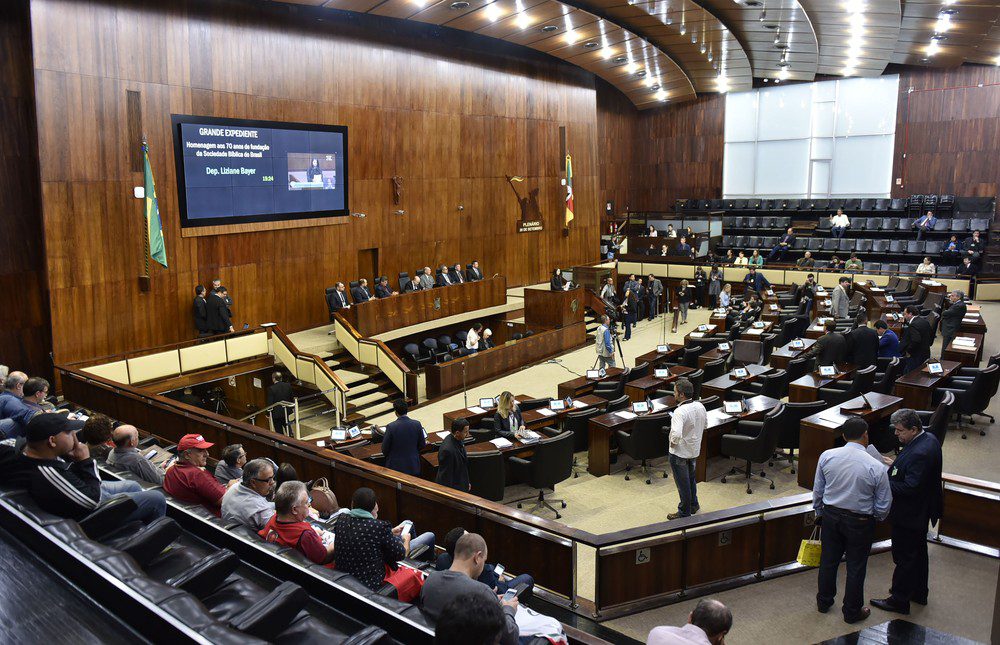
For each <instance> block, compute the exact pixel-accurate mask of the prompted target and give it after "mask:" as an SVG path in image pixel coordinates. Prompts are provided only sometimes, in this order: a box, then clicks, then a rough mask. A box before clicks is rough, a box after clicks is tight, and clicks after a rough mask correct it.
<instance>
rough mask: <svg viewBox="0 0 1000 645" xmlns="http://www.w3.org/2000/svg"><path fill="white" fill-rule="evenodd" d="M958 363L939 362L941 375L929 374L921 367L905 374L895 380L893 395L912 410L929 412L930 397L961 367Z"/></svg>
mask: <svg viewBox="0 0 1000 645" xmlns="http://www.w3.org/2000/svg"><path fill="white" fill-rule="evenodd" d="M961 366H962V364H961V363H959V362H958V361H941V373H940V374H929V373H928V372H927V368H926V366H925V367H921V368H918V369H915V370H913V371H912V372H907V373H906V374H903V375H902V376H901V377H899V378H898V379H896V387H895V389H894V390H893V393H894V394H895V395H896V396H900V397H902V398H903V405H904V407H907V408H913V409H914V410H930V409H931V395H932V394H933V393H934V389H935V388H937V386H938V385H940V384H941V383H944V381H945V379H947V378H948V377H950V376H951V375H952V374H953V373H954V372H955V370H957V369H958V368H959V367H961Z"/></svg>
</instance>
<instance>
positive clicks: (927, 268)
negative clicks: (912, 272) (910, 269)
mask: <svg viewBox="0 0 1000 645" xmlns="http://www.w3.org/2000/svg"><path fill="white" fill-rule="evenodd" d="M917 273H920V274H923V275H934V274H935V273H937V267H936V266H934V263H933V262H931V259H930V258H924V261H923V262H921V263H920V264H918V265H917Z"/></svg>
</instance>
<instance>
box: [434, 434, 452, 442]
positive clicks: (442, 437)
mask: <svg viewBox="0 0 1000 645" xmlns="http://www.w3.org/2000/svg"><path fill="white" fill-rule="evenodd" d="M434 434H436V435H437V436H438V439H440V440H441V441H444V440H445V439H447V438H448V435H449V434H450V433H448V432H435V433H434Z"/></svg>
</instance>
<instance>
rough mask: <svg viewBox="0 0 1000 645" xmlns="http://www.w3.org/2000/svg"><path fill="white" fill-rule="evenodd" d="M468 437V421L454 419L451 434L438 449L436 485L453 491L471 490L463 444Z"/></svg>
mask: <svg viewBox="0 0 1000 645" xmlns="http://www.w3.org/2000/svg"><path fill="white" fill-rule="evenodd" d="M468 437H469V421H468V420H467V419H455V420H454V421H452V422H451V434H449V435H448V436H447V437H445V439H444V441H442V442H441V447H440V448H438V474H437V479H435V480H434V481H436V482H437V483H439V484H441V485H442V486H448V487H450V488H454V489H455V490H460V491H462V492H468V491H470V490H472V484H470V483H469V458H468V455H466V453H465V444H464V443H463V442H464V441H465V440H466V439H467V438H468Z"/></svg>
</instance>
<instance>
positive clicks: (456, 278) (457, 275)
mask: <svg viewBox="0 0 1000 645" xmlns="http://www.w3.org/2000/svg"><path fill="white" fill-rule="evenodd" d="M448 277H449V278H451V281H452V282H453V283H454V284H462V283H464V282H465V271H462V263H461V262H456V263H455V266H453V267H452V268H451V272H450V273H449V274H448Z"/></svg>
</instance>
